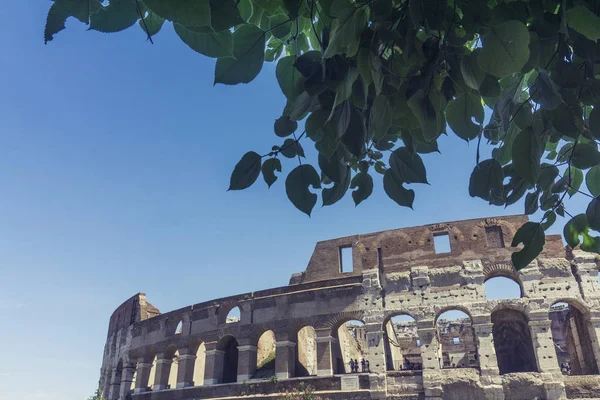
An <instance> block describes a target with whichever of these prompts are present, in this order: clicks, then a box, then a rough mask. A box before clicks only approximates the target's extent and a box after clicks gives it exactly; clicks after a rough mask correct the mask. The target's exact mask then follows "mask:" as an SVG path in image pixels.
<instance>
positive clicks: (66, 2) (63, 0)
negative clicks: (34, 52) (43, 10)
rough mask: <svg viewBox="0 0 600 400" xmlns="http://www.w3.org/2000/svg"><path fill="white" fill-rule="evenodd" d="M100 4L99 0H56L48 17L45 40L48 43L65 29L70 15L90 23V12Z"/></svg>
mask: <svg viewBox="0 0 600 400" xmlns="http://www.w3.org/2000/svg"><path fill="white" fill-rule="evenodd" d="M100 6H101V5H100V3H99V2H97V1H90V0H55V1H54V3H52V6H51V7H50V10H49V11H48V16H47V17H46V27H45V29H44V42H45V43H48V42H49V41H51V40H52V39H53V38H54V35H55V34H57V33H58V32H60V31H62V30H63V29H65V21H66V20H67V18H69V17H75V18H77V19H78V20H79V21H81V22H83V23H85V24H89V22H90V13H91V12H93V11H95V10H96V9H98V8H99V7H100Z"/></svg>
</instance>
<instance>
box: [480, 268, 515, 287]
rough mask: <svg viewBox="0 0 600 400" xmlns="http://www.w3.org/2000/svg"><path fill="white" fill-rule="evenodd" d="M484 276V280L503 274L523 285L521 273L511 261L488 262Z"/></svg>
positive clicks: (484, 269)
mask: <svg viewBox="0 0 600 400" xmlns="http://www.w3.org/2000/svg"><path fill="white" fill-rule="evenodd" d="M483 276H484V277H485V278H484V281H487V280H488V279H492V278H496V277H498V276H502V277H504V278H509V279H512V280H513V281H515V282H516V283H518V284H519V285H520V286H522V285H523V284H522V282H521V278H520V276H519V273H518V272H517V271H516V270H515V268H514V267H513V265H512V263H510V262H495V263H486V264H485V265H484V267H483Z"/></svg>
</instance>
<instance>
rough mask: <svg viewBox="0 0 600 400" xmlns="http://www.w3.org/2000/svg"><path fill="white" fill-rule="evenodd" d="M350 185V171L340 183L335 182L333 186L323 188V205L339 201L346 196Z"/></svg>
mask: <svg viewBox="0 0 600 400" xmlns="http://www.w3.org/2000/svg"><path fill="white" fill-rule="evenodd" d="M349 186H350V172H348V173H347V174H345V175H344V177H343V179H342V181H341V182H340V183H334V184H333V186H332V187H331V188H324V189H323V206H330V205H332V204H335V203H337V202H338V201H340V200H341V199H342V197H344V195H345V194H346V192H347V191H348V187H349Z"/></svg>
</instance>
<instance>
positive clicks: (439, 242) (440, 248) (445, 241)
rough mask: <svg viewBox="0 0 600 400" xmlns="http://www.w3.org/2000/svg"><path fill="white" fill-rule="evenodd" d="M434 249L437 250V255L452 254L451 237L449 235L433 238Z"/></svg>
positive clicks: (443, 234) (444, 234)
mask: <svg viewBox="0 0 600 400" xmlns="http://www.w3.org/2000/svg"><path fill="white" fill-rule="evenodd" d="M433 247H434V248H435V253H436V254H441V253H450V252H451V251H452V249H451V248H450V236H448V234H447V233H442V234H440V235H434V236H433Z"/></svg>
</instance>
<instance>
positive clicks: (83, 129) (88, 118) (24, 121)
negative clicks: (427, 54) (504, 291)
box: [0, 0, 585, 400]
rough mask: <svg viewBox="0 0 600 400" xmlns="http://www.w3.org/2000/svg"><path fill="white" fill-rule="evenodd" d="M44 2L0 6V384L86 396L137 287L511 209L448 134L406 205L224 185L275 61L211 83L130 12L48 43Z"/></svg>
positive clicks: (252, 281) (204, 284)
mask: <svg viewBox="0 0 600 400" xmlns="http://www.w3.org/2000/svg"><path fill="white" fill-rule="evenodd" d="M49 6H50V2H40V1H33V0H20V1H12V2H8V3H7V4H4V5H3V7H2V8H0V17H1V19H2V21H3V23H2V24H0V48H1V49H2V51H1V52H0V71H2V74H0V123H1V126H2V128H1V134H0V187H1V188H2V190H1V193H0V321H2V322H1V329H0V343H1V344H0V353H1V354H2V357H3V359H4V360H5V362H3V363H2V366H0V400H32V399H40V400H83V399H85V398H86V397H87V396H88V395H90V394H91V393H92V392H93V390H94V389H95V386H96V383H97V379H98V375H99V368H100V363H101V357H102V351H103V345H104V340H105V337H106V330H107V324H108V318H109V316H110V314H111V313H112V311H113V310H114V308H115V307H117V306H118V305H119V304H120V303H121V302H122V301H123V300H125V299H127V298H128V297H130V296H131V295H133V294H135V293H137V292H140V291H142V292H146V293H147V294H148V299H149V301H150V302H152V303H153V304H154V305H156V306H157V307H158V308H159V309H160V310H163V311H169V310H172V309H175V308H179V307H182V306H186V305H189V304H194V303H197V302H200V301H204V300H208V299H211V298H216V297H221V296H226V295H230V294H235V293H241V292H247V291H252V290H257V289H264V288H269V287H274V286H281V285H286V284H287V283H288V280H289V277H290V275H291V274H292V273H294V272H299V271H302V270H303V269H304V268H305V267H306V264H307V262H308V260H309V257H310V255H311V252H312V250H313V247H314V244H315V242H316V241H318V240H323V239H328V238H334V237H338V236H345V235H350V234H355V233H366V232H372V231H378V230H385V229H391V228H397V227H404V226H412V225H421V224H426V223H432V222H439V221H451V220H457V219H466V218H477V217H485V216H494V215H502V214H513V213H521V212H522V208H523V206H522V205H518V206H514V207H510V208H508V209H503V208H498V207H494V208H493V207H491V206H488V205H487V204H485V203H484V202H483V201H481V200H478V199H472V198H470V197H469V196H468V191H467V186H468V177H469V174H470V172H471V170H472V168H473V166H474V162H475V144H474V143H471V144H466V143H465V142H463V141H460V140H458V139H457V138H456V137H443V138H442V139H441V140H440V148H441V151H442V154H441V155H440V154H436V155H430V156H426V157H425V163H426V166H427V167H428V171H429V172H428V174H429V175H428V177H429V181H430V183H431V185H430V186H426V185H418V186H417V185H413V186H414V188H415V189H416V191H417V202H416V205H415V210H414V211H412V210H410V209H406V208H401V207H399V206H397V205H396V204H395V203H393V202H392V201H391V200H389V199H387V197H386V196H385V193H384V192H383V189H382V187H381V185H380V184H377V185H376V188H375V193H374V194H373V196H372V197H371V198H370V199H369V200H368V201H366V202H365V203H363V204H361V205H360V206H359V207H357V208H356V207H354V204H353V202H352V199H351V198H350V196H347V198H345V199H343V200H342V201H341V202H340V203H338V204H336V205H334V206H333V207H327V208H321V207H320V203H319V205H317V207H316V208H315V210H314V212H313V216H312V218H308V217H307V216H306V215H304V214H302V213H300V212H299V211H297V210H296V209H295V208H294V207H293V206H292V205H291V203H289V202H288V200H287V199H286V197H285V190H284V187H283V181H282V180H279V181H278V182H276V183H275V185H274V186H273V187H272V188H271V189H270V190H267V188H266V185H265V184H264V182H262V181H259V182H258V183H257V184H256V185H255V186H254V187H252V188H251V189H250V190H247V191H243V192H226V189H227V187H228V183H229V175H230V173H231V171H232V168H233V166H234V165H235V163H236V162H237V161H238V160H239V158H240V157H241V156H242V155H243V154H244V153H245V152H246V151H248V150H255V151H257V152H259V153H260V152H266V151H267V150H268V149H270V148H271V146H272V145H273V144H280V142H281V140H278V139H277V138H276V137H275V136H274V135H273V133H272V126H273V121H274V120H275V119H276V118H277V117H278V116H279V115H280V112H281V110H282V107H283V104H284V103H283V102H284V100H283V96H282V94H281V93H280V91H279V88H278V86H277V84H276V81H275V75H274V66H273V65H272V64H265V67H264V69H263V72H262V73H261V74H260V76H259V77H258V78H257V79H256V81H254V82H252V83H251V84H249V85H244V86H237V87H226V86H216V87H213V85H212V82H213V76H212V73H213V68H214V60H211V59H208V58H205V57H203V56H200V55H198V54H196V53H194V52H193V51H191V50H190V49H188V48H187V47H186V46H185V45H184V44H183V43H182V42H180V41H179V40H178V39H177V38H176V37H175V35H174V33H173V31H172V28H171V27H169V26H165V28H164V30H163V32H161V33H160V34H159V35H157V36H156V38H155V39H156V40H155V43H156V44H155V45H151V44H149V43H148V42H146V41H145V38H144V34H143V33H142V31H141V30H140V29H139V28H138V27H133V28H131V29H130V30H128V31H126V32H124V33H121V34H115V35H104V34H100V33H97V32H91V31H90V32H87V31H86V27H85V26H84V25H82V24H80V23H79V22H77V21H74V20H72V21H69V23H68V24H67V26H68V29H67V30H66V31H63V32H61V33H60V34H58V35H57V37H56V39H55V41H54V42H51V43H50V44H49V45H47V46H44V43H43V26H44V21H45V15H46V12H47V9H48V7H49ZM305 147H306V148H307V155H308V157H309V161H312V162H315V156H314V155H315V153H314V151H309V150H308V148H309V147H310V143H309V142H305ZM294 166H295V160H290V161H288V162H286V163H284V168H285V169H286V170H287V171H290V170H291V168H293V167H294ZM575 203H576V204H575V205H574V208H575V207H578V209H579V210H583V209H584V208H583V207H584V206H585V203H584V199H581V200H580V201H576V202H575ZM559 222H560V221H559ZM561 227H562V225H557V227H555V229H554V231H555V232H558V231H559V229H561Z"/></svg>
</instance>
